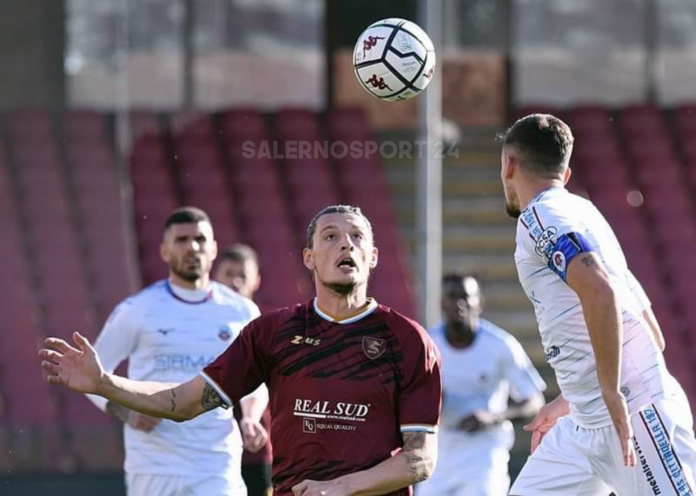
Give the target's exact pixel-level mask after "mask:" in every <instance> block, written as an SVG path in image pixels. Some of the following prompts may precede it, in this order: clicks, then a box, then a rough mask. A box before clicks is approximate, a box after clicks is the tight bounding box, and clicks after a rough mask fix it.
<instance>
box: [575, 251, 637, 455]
mask: <svg viewBox="0 0 696 496" xmlns="http://www.w3.org/2000/svg"><path fill="white" fill-rule="evenodd" d="M567 274H568V277H567V281H568V285H569V286H570V287H571V288H572V289H573V290H574V291H575V292H576V293H577V295H578V298H579V299H580V303H581V305H582V310H583V314H584V316H585V322H586V323H587V329H588V331H589V334H590V342H591V343H592V350H593V351H594V355H595V362H596V366H597V378H598V379H599V387H600V389H601V391H602V398H603V399H604V403H605V404H606V405H607V409H608V410H609V415H610V416H611V419H612V421H613V423H614V427H615V428H616V431H617V433H618V435H619V438H620V440H621V449H622V451H623V456H624V464H625V465H627V466H634V465H635V463H636V455H635V451H634V449H633V441H632V438H633V429H632V427H631V422H630V419H629V418H628V406H627V404H626V399H625V398H624V396H623V395H622V394H621V392H620V374H621V346H622V343H623V322H622V318H621V309H620V307H619V303H618V299H617V297H616V293H615V292H614V289H613V288H612V285H611V282H610V280H609V275H608V274H607V272H606V271H605V270H604V268H603V267H602V262H601V260H600V259H599V257H598V256H597V255H596V254H595V253H592V252H586V253H581V254H580V255H579V256H577V257H575V258H573V259H572V260H571V261H570V263H569V264H568V271H567Z"/></svg>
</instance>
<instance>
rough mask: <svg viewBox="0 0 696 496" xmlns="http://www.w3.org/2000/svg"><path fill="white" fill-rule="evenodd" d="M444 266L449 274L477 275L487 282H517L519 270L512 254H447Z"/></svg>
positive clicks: (444, 258) (443, 260)
mask: <svg viewBox="0 0 696 496" xmlns="http://www.w3.org/2000/svg"><path fill="white" fill-rule="evenodd" d="M442 266H443V269H444V270H445V271H447V272H453V271H454V272H464V273H469V274H477V275H478V276H479V277H481V278H483V279H486V280H494V281H497V280H503V281H505V280H508V281H509V280H517V269H516V267H515V263H514V260H513V258H512V255H510V254H488V253H478V254H477V253H449V252H445V253H444V254H443V259H442Z"/></svg>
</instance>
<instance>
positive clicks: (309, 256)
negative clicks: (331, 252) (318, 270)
mask: <svg viewBox="0 0 696 496" xmlns="http://www.w3.org/2000/svg"><path fill="white" fill-rule="evenodd" d="M302 261H303V262H304V266H305V267H307V268H308V269H309V270H314V268H315V267H316V265H314V253H312V249H311V248H305V249H303V250H302Z"/></svg>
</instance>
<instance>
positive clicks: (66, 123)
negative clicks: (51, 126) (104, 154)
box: [62, 110, 111, 146]
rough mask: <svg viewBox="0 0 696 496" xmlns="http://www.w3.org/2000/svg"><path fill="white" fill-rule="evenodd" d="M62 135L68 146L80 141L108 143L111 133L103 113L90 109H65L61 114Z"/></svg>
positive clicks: (80, 142)
mask: <svg viewBox="0 0 696 496" xmlns="http://www.w3.org/2000/svg"><path fill="white" fill-rule="evenodd" d="M62 124H63V137H64V138H65V143H66V145H68V146H74V145H75V144H82V143H94V142H98V143H105V144H106V143H108V142H109V141H110V140H111V133H110V131H109V127H108V124H107V118H106V116H105V115H104V114H103V113H100V112H97V111H92V110H66V111H65V112H63V115H62Z"/></svg>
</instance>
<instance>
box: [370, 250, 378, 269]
mask: <svg viewBox="0 0 696 496" xmlns="http://www.w3.org/2000/svg"><path fill="white" fill-rule="evenodd" d="M378 260H379V250H378V249H377V247H376V246H374V247H372V253H371V254H370V270H372V269H374V268H375V267H377V261H378Z"/></svg>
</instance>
